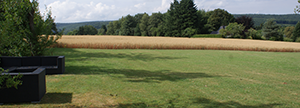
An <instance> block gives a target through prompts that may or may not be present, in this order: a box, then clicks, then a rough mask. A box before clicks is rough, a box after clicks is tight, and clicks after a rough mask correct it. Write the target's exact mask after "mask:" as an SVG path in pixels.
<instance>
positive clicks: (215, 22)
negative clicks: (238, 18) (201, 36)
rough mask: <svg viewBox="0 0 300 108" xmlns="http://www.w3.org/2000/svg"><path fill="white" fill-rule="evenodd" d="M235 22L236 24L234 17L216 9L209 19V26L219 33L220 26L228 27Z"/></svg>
mask: <svg viewBox="0 0 300 108" xmlns="http://www.w3.org/2000/svg"><path fill="white" fill-rule="evenodd" d="M233 22H235V18H234V16H233V15H232V14H230V13H228V12H227V11H226V10H224V9H215V10H214V11H212V13H211V15H210V17H209V18H208V24H210V25H211V26H212V27H213V28H212V29H213V31H217V30H218V29H219V28H220V26H227V25H228V24H229V23H233Z"/></svg>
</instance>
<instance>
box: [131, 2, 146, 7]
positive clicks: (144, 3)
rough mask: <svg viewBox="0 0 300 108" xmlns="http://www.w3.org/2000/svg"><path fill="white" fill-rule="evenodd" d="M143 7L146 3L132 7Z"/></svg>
mask: <svg viewBox="0 0 300 108" xmlns="http://www.w3.org/2000/svg"><path fill="white" fill-rule="evenodd" d="M145 5H146V3H139V4H136V5H134V7H136V8H142V7H144V6H145Z"/></svg>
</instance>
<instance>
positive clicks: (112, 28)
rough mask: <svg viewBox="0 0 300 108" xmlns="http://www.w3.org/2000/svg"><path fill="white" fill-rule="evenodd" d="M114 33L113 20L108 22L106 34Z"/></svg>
mask: <svg viewBox="0 0 300 108" xmlns="http://www.w3.org/2000/svg"><path fill="white" fill-rule="evenodd" d="M114 33H115V30H114V25H113V22H109V24H108V25H107V31H106V34H107V35H114Z"/></svg>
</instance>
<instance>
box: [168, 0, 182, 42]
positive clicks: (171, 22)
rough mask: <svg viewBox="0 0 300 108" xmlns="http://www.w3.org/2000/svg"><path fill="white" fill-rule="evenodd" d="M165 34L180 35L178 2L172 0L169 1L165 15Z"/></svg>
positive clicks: (180, 20) (180, 21) (180, 22)
mask: <svg viewBox="0 0 300 108" xmlns="http://www.w3.org/2000/svg"><path fill="white" fill-rule="evenodd" d="M165 18H166V34H165V35H167V36H181V31H182V30H181V24H182V19H181V18H180V3H179V2H178V1H177V0H174V2H173V3H171V6H170V9H169V10H168V12H167V15H166V17H165Z"/></svg>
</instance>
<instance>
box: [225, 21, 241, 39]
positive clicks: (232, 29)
mask: <svg viewBox="0 0 300 108" xmlns="http://www.w3.org/2000/svg"><path fill="white" fill-rule="evenodd" d="M244 29H245V26H243V24H238V23H230V24H229V25H228V26H227V27H226V28H225V29H221V30H220V34H221V35H222V36H223V37H224V36H225V37H226V36H227V35H231V37H232V38H245V37H244V36H243V35H244V34H243V31H244Z"/></svg>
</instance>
